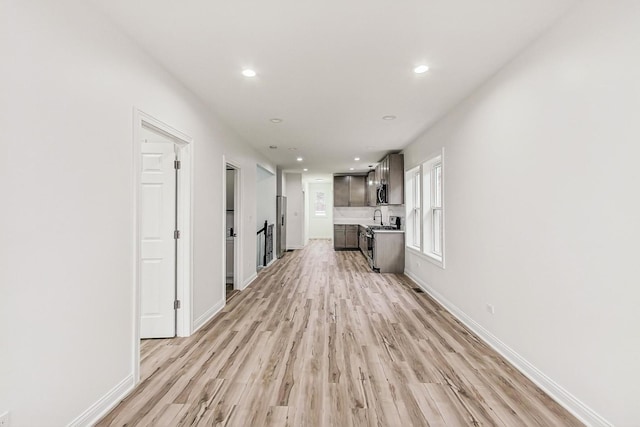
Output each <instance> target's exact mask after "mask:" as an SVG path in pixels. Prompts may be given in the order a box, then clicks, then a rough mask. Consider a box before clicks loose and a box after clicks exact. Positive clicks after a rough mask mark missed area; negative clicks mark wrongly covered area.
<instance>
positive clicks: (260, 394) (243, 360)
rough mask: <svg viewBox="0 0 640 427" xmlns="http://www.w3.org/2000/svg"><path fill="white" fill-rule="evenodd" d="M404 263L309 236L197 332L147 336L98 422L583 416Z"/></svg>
mask: <svg viewBox="0 0 640 427" xmlns="http://www.w3.org/2000/svg"><path fill="white" fill-rule="evenodd" d="M414 286H415V285H414V284H413V283H412V282H411V281H410V280H409V279H407V278H406V277H405V276H402V275H393V274H376V273H372V272H371V271H370V270H369V268H368V266H367V265H366V263H365V260H364V258H363V257H362V255H361V254H360V253H359V252H334V251H333V249H332V247H331V242H330V241H328V240H312V241H310V243H309V244H308V245H307V246H306V247H305V249H303V250H299V251H295V252H289V253H287V254H286V255H285V257H284V258H282V259H281V260H279V261H277V262H276V263H274V264H273V265H272V266H270V267H268V268H265V269H264V270H262V271H261V272H260V274H259V276H258V278H257V279H256V281H255V282H254V283H253V284H252V285H251V286H250V287H249V288H247V289H246V290H244V291H242V292H241V293H239V294H238V295H237V296H236V297H235V298H233V300H232V301H231V302H230V303H229V304H228V305H227V306H226V307H225V309H224V310H223V311H222V312H221V313H220V314H218V315H217V316H216V317H215V318H214V319H213V320H212V321H211V322H210V323H209V324H208V325H206V326H205V327H203V328H202V329H201V330H199V331H198V332H197V333H196V334H194V335H193V336H191V337H189V338H177V339H171V340H147V341H144V342H143V346H142V369H141V372H142V374H141V382H140V384H139V385H138V387H137V388H136V389H135V390H134V391H133V393H132V394H131V395H130V396H129V397H128V398H126V399H125V400H124V401H123V402H122V403H121V404H120V405H119V406H117V407H116V408H115V409H114V410H113V411H112V412H111V413H110V414H108V415H107V416H106V417H105V418H104V419H102V420H101V421H100V422H99V423H98V426H122V425H155V426H157V425H162V426H173V425H218V424H220V425H230V426H231V425H233V426H263V425H278V426H284V425H290V426H305V425H306V426H349V425H358V426H359V425H381V426H400V425H413V426H427V425H434V426H443V425H446V426H464V425H485V426H486V425H502V426H533V425H538V426H561V425H562V426H577V425H581V424H580V423H579V422H578V421H577V420H576V419H575V418H573V417H572V416H571V415H570V414H569V413H568V412H567V411H565V410H564V409H563V408H561V407H560V406H559V405H557V404H556V403H555V402H553V401H552V400H551V399H550V398H548V397H547V396H546V395H545V394H544V393H543V392H542V391H541V390H540V389H538V388H537V387H536V386H535V385H533V384H532V383H531V382H530V381H529V380H527V379H526V378H525V377H524V376H522V375H521V374H520V373H519V372H518V371H516V370H515V369H513V368H512V367H511V366H510V365H509V364H507V363H506V362H505V361H504V360H503V359H502V358H501V357H500V356H498V355H497V354H496V353H495V352H493V351H492V350H491V349H489V348H488V347H487V346H486V345H484V344H483V343H482V342H480V341H478V340H477V339H476V338H475V337H474V335H472V334H471V333H470V332H469V331H468V330H467V329H465V328H464V327H463V326H462V325H461V324H460V323H458V322H457V321H456V320H455V319H454V318H453V317H452V316H451V315H450V314H449V313H448V312H446V311H445V310H444V309H442V308H441V307H440V306H439V305H438V304H437V303H436V302H434V301H433V300H432V299H430V298H429V297H428V296H427V295H426V294H424V293H417V292H415V290H413V289H412V287H414Z"/></svg>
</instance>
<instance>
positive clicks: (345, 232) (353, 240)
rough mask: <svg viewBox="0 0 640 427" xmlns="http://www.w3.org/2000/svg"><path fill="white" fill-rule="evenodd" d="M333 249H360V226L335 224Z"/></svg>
mask: <svg viewBox="0 0 640 427" xmlns="http://www.w3.org/2000/svg"><path fill="white" fill-rule="evenodd" d="M333 248H334V249H336V250H339V249H358V225H356V224H334V225H333Z"/></svg>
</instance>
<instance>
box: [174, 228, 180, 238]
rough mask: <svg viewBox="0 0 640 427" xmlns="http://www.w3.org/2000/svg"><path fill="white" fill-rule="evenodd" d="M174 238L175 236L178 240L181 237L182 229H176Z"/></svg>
mask: <svg viewBox="0 0 640 427" xmlns="http://www.w3.org/2000/svg"><path fill="white" fill-rule="evenodd" d="M173 238H174V239H175V240H178V239H179V238H180V230H175V231H174V232H173Z"/></svg>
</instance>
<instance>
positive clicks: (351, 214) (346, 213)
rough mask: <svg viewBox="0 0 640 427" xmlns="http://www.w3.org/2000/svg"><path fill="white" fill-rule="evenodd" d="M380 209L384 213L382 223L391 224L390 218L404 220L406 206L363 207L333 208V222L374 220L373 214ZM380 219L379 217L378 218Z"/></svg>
mask: <svg viewBox="0 0 640 427" xmlns="http://www.w3.org/2000/svg"><path fill="white" fill-rule="evenodd" d="M376 209H380V211H381V212H382V221H383V222H384V223H385V224H388V223H389V216H399V217H401V218H404V215H405V212H404V206H380V207H379V208H372V207H361V208H333V220H334V221H336V220H338V221H337V222H339V220H343V219H357V218H362V219H367V220H371V219H373V212H374V211H375V210H376ZM377 218H379V216H378V217H377Z"/></svg>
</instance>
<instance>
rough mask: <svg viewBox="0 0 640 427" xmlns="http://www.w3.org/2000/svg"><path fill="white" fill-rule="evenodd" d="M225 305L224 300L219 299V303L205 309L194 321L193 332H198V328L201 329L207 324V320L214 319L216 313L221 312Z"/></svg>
mask: <svg viewBox="0 0 640 427" xmlns="http://www.w3.org/2000/svg"><path fill="white" fill-rule="evenodd" d="M224 306H225V302H224V300H221V301H218V303H217V304H216V305H214V306H213V307H211V308H210V309H209V310H207V311H205V312H204V314H203V315H202V316H200V317H198V318H197V319H196V320H195V321H194V322H193V333H196V332H197V331H198V329H200V328H201V327H203V326H204V325H206V324H207V322H208V321H209V320H211V319H213V317H214V316H215V315H216V314H218V313H220V311H221V310H222V309H223V308H224Z"/></svg>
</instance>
